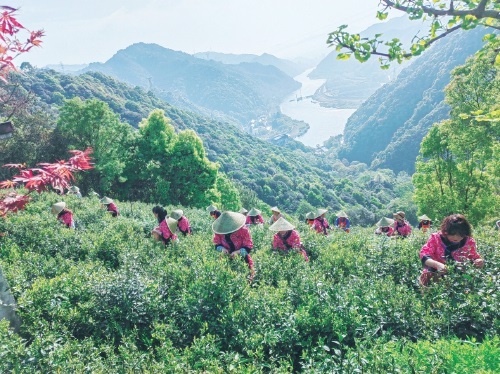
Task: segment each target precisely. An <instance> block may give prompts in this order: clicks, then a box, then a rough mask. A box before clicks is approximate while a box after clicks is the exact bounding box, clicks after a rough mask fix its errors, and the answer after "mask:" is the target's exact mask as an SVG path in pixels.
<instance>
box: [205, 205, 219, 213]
mask: <svg viewBox="0 0 500 374" xmlns="http://www.w3.org/2000/svg"><path fill="white" fill-rule="evenodd" d="M216 210H217V207H216V206H215V205H210V206H207V212H209V213H212V212H215V211H216Z"/></svg>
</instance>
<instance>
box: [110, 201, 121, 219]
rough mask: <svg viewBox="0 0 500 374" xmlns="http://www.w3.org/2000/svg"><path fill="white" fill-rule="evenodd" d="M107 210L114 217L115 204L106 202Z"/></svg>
mask: <svg viewBox="0 0 500 374" xmlns="http://www.w3.org/2000/svg"><path fill="white" fill-rule="evenodd" d="M108 212H111V213H113V216H114V217H116V216H117V215H118V214H119V213H118V207H117V206H116V204H115V203H109V204H108Z"/></svg>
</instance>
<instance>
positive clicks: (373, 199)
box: [1, 70, 415, 224]
mask: <svg viewBox="0 0 500 374" xmlns="http://www.w3.org/2000/svg"><path fill="white" fill-rule="evenodd" d="M17 79H19V83H20V84H21V85H22V86H23V87H24V88H25V89H26V90H28V91H30V92H32V93H33V94H35V95H36V96H37V97H38V100H39V101H40V103H39V104H38V105H39V106H40V107H41V108H42V110H43V111H44V112H46V113H54V115H55V114H56V113H57V108H58V107H59V105H61V104H62V103H63V100H64V98H72V97H75V96H78V97H80V98H82V99H89V98H97V99H99V100H102V101H104V102H106V103H108V104H109V106H110V107H111V108H112V109H113V111H115V112H116V113H117V114H118V115H119V116H120V117H121V119H122V121H125V122H128V123H129V124H131V125H132V126H134V127H136V126H137V125H138V123H139V121H140V120H141V119H142V118H145V117H147V115H148V114H149V112H150V111H151V110H153V109H155V108H160V109H163V110H164V111H165V113H166V115H167V116H168V117H170V118H171V119H172V122H173V125H174V126H175V127H176V128H177V129H179V130H184V129H193V130H194V131H196V133H197V134H198V135H199V136H200V137H201V139H202V140H203V143H204V146H205V148H206V150H207V156H208V158H209V159H210V160H211V161H215V162H218V163H219V164H220V165H221V169H222V171H224V172H225V173H226V174H227V175H229V176H230V177H231V178H233V179H234V180H235V181H237V182H239V183H241V184H242V185H244V186H245V187H246V188H247V189H248V190H250V191H252V193H255V194H256V196H258V197H259V198H260V199H262V200H263V201H264V202H266V203H267V204H269V205H270V206H273V205H279V206H280V207H281V209H283V210H284V211H287V212H295V211H300V212H303V213H304V210H306V209H308V210H310V208H312V206H314V207H318V206H326V207H329V208H330V209H332V210H336V209H341V208H344V209H348V210H350V214H351V216H352V217H353V218H354V219H355V220H356V221H357V222H358V223H359V224H370V223H373V222H375V221H376V220H377V219H378V218H377V217H378V216H380V215H384V214H390V213H391V212H392V211H396V210H397V209H398V207H401V206H405V207H406V210H407V212H408V214H409V216H410V217H413V218H412V219H415V218H414V214H415V208H414V207H412V206H411V203H410V201H409V199H408V198H403V196H404V195H405V194H407V193H411V182H410V179H409V177H408V176H407V175H406V176H405V175H401V176H399V177H398V178H396V176H395V175H394V174H393V173H392V172H391V171H389V170H381V171H377V172H372V171H367V168H366V165H363V164H359V163H353V164H352V165H349V164H344V163H342V162H340V161H339V160H337V159H336V158H334V157H332V156H328V155H324V154H315V153H314V152H313V150H310V149H308V148H306V147H304V146H303V145H301V144H300V143H296V142H291V143H290V144H289V145H287V146H286V147H278V146H275V145H272V144H270V143H268V142H265V141H262V140H259V139H257V138H255V137H252V136H251V135H249V134H247V133H245V132H244V131H242V130H241V129H239V128H238V127H235V126H232V125H230V124H228V123H224V122H219V121H214V120H211V119H209V118H206V117H202V116H199V115H197V114H194V113H189V112H186V111H183V110H180V109H177V108H175V107H173V106H171V105H170V104H167V103H166V102H164V101H162V100H160V99H158V98H157V97H156V96H155V95H154V94H153V93H152V92H145V91H144V90H142V89H141V88H139V87H130V86H128V85H127V84H124V83H122V82H119V81H117V80H116V79H113V78H111V77H108V76H105V75H103V74H102V73H86V74H81V75H79V76H68V75H62V74H60V73H57V72H55V71H50V70H33V71H31V72H29V73H28V72H26V74H24V75H18V76H17ZM13 141H14V140H13ZM19 141H22V139H20V140H19ZM1 161H2V162H3V163H7V162H19V161H21V160H15V159H14V160H12V159H9V154H7V153H4V154H2V160H1ZM48 161H50V160H48ZM399 198H401V200H400V199H399ZM306 211H307V210H306Z"/></svg>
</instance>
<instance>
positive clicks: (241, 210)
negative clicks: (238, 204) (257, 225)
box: [239, 208, 248, 214]
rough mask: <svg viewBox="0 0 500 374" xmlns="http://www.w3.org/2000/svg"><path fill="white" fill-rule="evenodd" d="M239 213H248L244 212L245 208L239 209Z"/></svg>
mask: <svg viewBox="0 0 500 374" xmlns="http://www.w3.org/2000/svg"><path fill="white" fill-rule="evenodd" d="M239 213H241V214H247V213H248V210H246V209H245V208H241V209H240V211H239Z"/></svg>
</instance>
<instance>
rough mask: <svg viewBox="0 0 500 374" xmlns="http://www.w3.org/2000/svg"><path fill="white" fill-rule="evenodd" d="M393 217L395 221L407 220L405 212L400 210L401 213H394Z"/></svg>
mask: <svg viewBox="0 0 500 374" xmlns="http://www.w3.org/2000/svg"><path fill="white" fill-rule="evenodd" d="M392 216H393V217H394V219H405V212H403V211H401V210H400V211H399V212H396V213H392Z"/></svg>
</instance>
